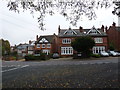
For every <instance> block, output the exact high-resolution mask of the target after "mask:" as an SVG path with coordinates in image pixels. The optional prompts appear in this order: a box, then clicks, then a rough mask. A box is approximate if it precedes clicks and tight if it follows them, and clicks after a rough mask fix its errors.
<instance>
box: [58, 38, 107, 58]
mask: <svg viewBox="0 0 120 90" xmlns="http://www.w3.org/2000/svg"><path fill="white" fill-rule="evenodd" d="M75 38H76V37H59V49H58V52H59V54H60V56H62V57H68V56H72V55H61V47H71V43H70V44H63V43H62V40H63V39H71V42H72V41H74V40H75ZM92 38H93V39H94V38H102V39H103V43H96V44H95V46H97V47H99V46H104V47H105V51H107V50H108V38H107V36H103V37H100V36H98V37H96V36H95V37H92ZM73 53H76V51H74V50H73Z"/></svg>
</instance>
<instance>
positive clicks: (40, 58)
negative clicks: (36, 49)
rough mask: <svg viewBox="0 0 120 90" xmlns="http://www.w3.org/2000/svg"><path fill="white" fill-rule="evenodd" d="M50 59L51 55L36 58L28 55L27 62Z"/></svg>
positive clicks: (41, 54) (42, 54)
mask: <svg viewBox="0 0 120 90" xmlns="http://www.w3.org/2000/svg"><path fill="white" fill-rule="evenodd" d="M48 59H50V56H49V55H46V54H45V53H40V56H34V55H26V56H25V60H26V61H29V60H48Z"/></svg>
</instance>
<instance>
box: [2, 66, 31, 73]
mask: <svg viewBox="0 0 120 90" xmlns="http://www.w3.org/2000/svg"><path fill="white" fill-rule="evenodd" d="M28 66H29V65H24V66H22V67H17V68H12V69H8V70H4V71H1V72H8V71H13V70H16V69H21V68H25V67H28Z"/></svg>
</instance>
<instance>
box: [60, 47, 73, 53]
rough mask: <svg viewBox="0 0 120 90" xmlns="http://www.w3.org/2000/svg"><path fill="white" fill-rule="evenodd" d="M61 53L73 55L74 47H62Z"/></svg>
mask: <svg viewBox="0 0 120 90" xmlns="http://www.w3.org/2000/svg"><path fill="white" fill-rule="evenodd" d="M61 55H73V48H72V47H61Z"/></svg>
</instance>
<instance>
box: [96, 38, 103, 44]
mask: <svg viewBox="0 0 120 90" xmlns="http://www.w3.org/2000/svg"><path fill="white" fill-rule="evenodd" d="M94 41H95V43H103V38H94Z"/></svg>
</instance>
